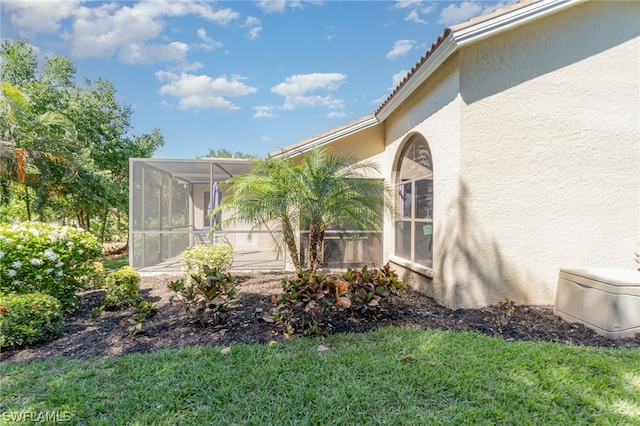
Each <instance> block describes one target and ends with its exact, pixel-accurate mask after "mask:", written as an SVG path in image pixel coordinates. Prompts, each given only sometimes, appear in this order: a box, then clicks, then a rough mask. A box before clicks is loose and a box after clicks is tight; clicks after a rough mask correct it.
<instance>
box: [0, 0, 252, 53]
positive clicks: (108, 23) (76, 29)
mask: <svg viewBox="0 0 640 426" xmlns="http://www.w3.org/2000/svg"><path fill="white" fill-rule="evenodd" d="M2 12H3V13H5V14H6V13H8V14H10V19H11V20H12V22H13V23H14V24H15V25H17V26H20V27H22V28H23V29H25V30H26V32H31V33H34V34H38V33H58V35H59V36H61V37H63V38H70V39H71V48H72V52H73V54H74V55H76V56H79V57H108V56H114V55H117V56H118V57H119V58H121V59H122V60H124V61H127V62H143V63H151V62H154V61H153V58H154V57H155V58H157V60H158V61H166V60H177V61H183V60H184V54H186V51H185V50H184V46H186V45H184V43H180V42H173V43H172V42H166V41H165V40H162V41H160V40H158V39H160V38H161V37H163V31H164V29H165V25H166V22H165V21H164V20H163V18H166V17H177V16H188V15H194V16H197V17H200V18H202V19H205V20H207V21H210V22H214V23H216V24H219V25H227V24H228V23H230V22H232V21H233V20H235V19H238V18H239V17H240V14H239V13H238V12H235V11H233V10H232V9H228V8H222V9H214V6H213V3H208V2H192V1H172V0H153V1H141V2H137V3H132V2H126V3H125V2H122V3H121V2H117V1H112V2H109V3H93V2H83V1H79V0H65V1H57V0H49V1H41V0H40V1H13V0H10V1H3V4H2ZM65 21H66V22H65ZM65 23H66V28H65V29H63V28H62V25H63V24H65ZM205 36H206V33H205ZM201 39H202V37H201ZM206 43H208V44H206ZM220 45H221V44H219V43H218V42H215V41H214V40H211V39H208V40H207V41H205V44H201V45H199V46H197V47H199V48H206V49H212V48H214V47H219V46H220Z"/></svg>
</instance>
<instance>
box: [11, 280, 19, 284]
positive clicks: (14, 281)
mask: <svg viewBox="0 0 640 426" xmlns="http://www.w3.org/2000/svg"><path fill="white" fill-rule="evenodd" d="M19 284H20V281H18V280H13V282H12V283H11V285H19Z"/></svg>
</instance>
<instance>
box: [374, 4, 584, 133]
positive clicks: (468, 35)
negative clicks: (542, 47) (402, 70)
mask: <svg viewBox="0 0 640 426" xmlns="http://www.w3.org/2000/svg"><path fill="white" fill-rule="evenodd" d="M584 1H587V0H540V1H537V2H534V3H531V4H528V5H525V6H521V7H517V8H515V9H513V10H511V11H508V12H506V13H503V14H499V15H497V16H494V17H490V18H488V19H484V20H481V21H480V22H474V21H473V20H471V21H470V22H465V23H462V24H459V25H454V26H452V27H450V28H449V29H450V30H451V32H450V33H449V34H448V35H447V37H446V38H445V39H444V40H443V41H442V43H441V44H440V45H439V46H437V47H436V48H435V50H434V51H433V52H432V53H431V55H430V56H429V57H428V58H427V59H426V60H425V61H424V62H423V63H422V64H420V66H419V68H418V69H417V70H416V71H415V72H414V74H413V75H411V76H410V77H408V79H407V80H406V81H405V82H404V83H403V84H402V85H401V86H400V87H399V88H398V89H396V90H397V91H396V92H395V94H392V95H391V96H390V98H389V99H387V101H386V103H384V104H383V105H382V106H381V107H380V108H379V109H378V111H377V112H376V117H378V121H380V122H383V121H384V120H386V119H387V118H388V117H389V116H390V115H391V114H392V113H393V112H394V111H395V110H396V109H397V108H398V107H399V106H400V105H402V103H403V102H404V101H405V100H406V99H407V98H408V97H409V96H410V95H411V94H412V93H413V92H414V91H415V90H416V89H417V88H418V87H419V86H420V85H421V84H422V83H424V82H425V81H426V80H427V79H428V78H429V77H430V76H431V75H432V74H433V73H434V72H435V71H436V70H437V69H438V68H439V67H440V66H441V65H442V64H443V63H444V62H445V61H446V60H447V59H448V58H449V57H450V56H451V55H453V54H454V53H455V52H456V51H457V50H459V49H460V47H462V46H466V45H469V44H472V43H475V42H477V41H480V40H483V39H485V38H488V37H491V36H493V35H495V34H497V33H499V32H502V31H507V30H510V29H513V28H515V27H518V26H520V25H524V24H525V23H527V22H529V21H530V20H532V19H535V18H539V17H541V16H545V15H549V14H553V13H556V12H559V11H561V10H563V9H566V8H568V7H570V6H572V5H574V4H576V3H582V2H584ZM481 18H482V17H481ZM445 31H446V30H445Z"/></svg>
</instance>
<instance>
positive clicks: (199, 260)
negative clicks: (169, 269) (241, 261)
mask: <svg viewBox="0 0 640 426" xmlns="http://www.w3.org/2000/svg"><path fill="white" fill-rule="evenodd" d="M231 262H233V247H231V246H230V245H228V244H222V245H208V244H199V245H197V246H193V247H190V248H188V249H186V250H185V251H183V252H182V266H183V267H184V271H185V272H186V273H187V276H192V275H196V276H200V275H206V272H205V269H204V267H205V266H208V267H209V268H210V269H215V270H218V271H221V272H226V271H227V270H228V269H229V267H231Z"/></svg>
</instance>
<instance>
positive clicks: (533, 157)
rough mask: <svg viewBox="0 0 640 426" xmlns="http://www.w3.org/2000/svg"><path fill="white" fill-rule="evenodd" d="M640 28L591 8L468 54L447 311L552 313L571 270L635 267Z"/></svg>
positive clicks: (639, 209) (639, 220)
mask: <svg viewBox="0 0 640 426" xmlns="http://www.w3.org/2000/svg"><path fill="white" fill-rule="evenodd" d="M638 22H640V3H639V2H588V3H584V4H580V5H578V6H576V7H572V8H569V9H568V10H565V11H563V12H560V13H558V14H555V15H553V16H551V17H549V18H546V19H541V20H538V21H536V22H534V23H531V24H528V25H526V26H523V27H520V28H518V29H515V30H512V31H509V32H506V33H503V34H501V35H500V36H497V37H493V38H490V39H488V40H486V41H483V42H480V43H477V44H474V45H471V46H469V47H468V48H464V49H463V50H462V51H461V52H460V74H459V78H460V95H461V99H462V102H463V103H464V105H463V106H462V107H461V110H460V131H459V132H460V133H459V136H460V138H459V140H460V153H461V154H460V156H459V158H460V168H459V171H460V176H459V188H458V190H457V199H456V200H449V201H450V204H449V206H448V207H447V208H448V209H451V210H455V211H457V213H458V218H457V220H454V218H452V217H447V220H448V223H447V224H446V230H445V231H444V233H446V234H451V233H453V234H456V235H457V239H456V240H455V241H454V242H453V243H451V242H450V243H451V244H450V245H448V246H447V247H446V250H447V252H446V253H440V254H439V255H444V257H445V258H446V260H445V261H444V264H442V265H440V266H441V268H442V269H441V270H439V271H438V273H439V274H440V275H442V277H443V279H444V280H445V281H447V283H448V285H454V286H455V295H453V298H451V296H452V295H450V296H448V298H447V299H446V300H445V303H446V304H448V305H450V306H456V307H462V306H482V305H487V304H493V303H496V302H498V301H500V300H501V299H503V298H504V297H508V298H510V299H513V300H515V302H516V303H518V304H524V303H536V304H552V303H553V302H554V297H555V288H556V282H557V277H558V270H559V268H561V267H595V266H608V267H628V268H635V267H636V265H635V262H634V258H633V253H634V251H635V250H636V247H637V244H638V242H639V241H640V171H639V170H640V130H639V127H640V119H639V117H640V99H639V97H640V38H639V34H638V33H639V31H640V30H639V28H640V26H639V25H638ZM433 118H435V117H432V118H429V120H431V119H433ZM427 139H429V136H428V135H427ZM436 169H439V163H438V161H437V160H436ZM436 176H437V175H436ZM439 179H441V177H439ZM436 194H437V196H438V199H439V196H440V192H437V193H436Z"/></svg>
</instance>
